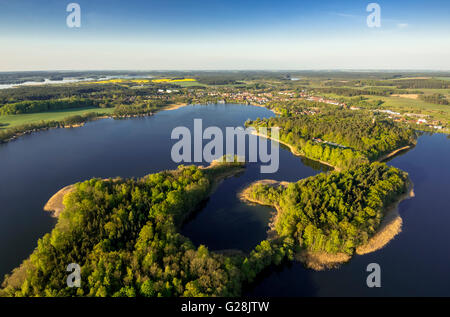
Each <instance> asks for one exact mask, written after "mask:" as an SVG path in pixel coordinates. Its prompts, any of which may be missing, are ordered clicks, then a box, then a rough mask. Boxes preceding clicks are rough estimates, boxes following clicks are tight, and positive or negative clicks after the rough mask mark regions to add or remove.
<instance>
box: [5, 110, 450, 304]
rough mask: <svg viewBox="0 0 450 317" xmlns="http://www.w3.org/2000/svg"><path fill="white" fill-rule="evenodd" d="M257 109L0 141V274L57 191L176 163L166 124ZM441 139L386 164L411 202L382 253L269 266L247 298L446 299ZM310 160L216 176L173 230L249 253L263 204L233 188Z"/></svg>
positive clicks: (216, 120) (298, 168) (217, 121)
mask: <svg viewBox="0 0 450 317" xmlns="http://www.w3.org/2000/svg"><path fill="white" fill-rule="evenodd" d="M269 116H273V113H272V112H270V111H268V110H267V109H264V108H259V107H252V106H241V105H208V106H188V107H185V108H181V109H178V110H172V111H164V112H160V113H158V114H156V115H155V116H153V117H148V118H139V119H127V120H110V119H106V120H100V121H96V122H90V123H88V124H86V125H85V127H83V128H77V129H55V130H49V131H45V132H39V133H36V134H33V135H29V136H25V137H22V138H20V139H18V140H17V141H14V142H11V143H9V144H5V145H0V202H1V207H0V216H1V219H2V221H1V222H0V254H2V257H1V261H0V274H1V275H3V274H6V273H8V272H9V271H10V270H11V269H12V268H14V267H16V266H18V265H19V264H20V263H21V262H22V260H23V259H25V258H26V257H28V255H29V254H30V253H31V252H32V251H33V249H34V248H35V247H36V241H37V239H38V238H40V237H42V236H43V235H44V234H45V233H47V232H50V231H51V229H52V227H53V226H54V224H55V220H54V219H53V218H51V217H50V216H49V215H48V213H46V212H44V211H43V210H42V207H43V206H44V205H45V203H46V202H47V200H48V199H49V198H50V197H51V196H52V195H53V194H54V193H55V192H56V191H58V190H59V189H60V188H62V187H64V186H66V185H69V184H72V183H75V182H78V181H83V180H86V179H89V178H92V177H114V176H122V177H135V176H136V177H139V176H143V175H146V174H149V173H154V172H158V171H161V170H164V169H174V168H176V165H177V164H175V163H173V162H172V160H171V159H170V150H171V147H172V145H173V144H174V143H175V142H176V141H173V140H171V139H170V133H171V131H172V128H174V127H175V126H187V127H192V126H193V119H195V118H202V119H203V127H204V128H205V127H207V126H213V125H214V126H219V127H227V126H242V125H243V124H244V122H245V120H247V119H256V118H257V117H269ZM449 157H450V142H449V140H448V139H446V137H445V136H443V135H433V136H422V137H421V138H420V139H419V143H418V145H417V147H416V148H414V149H413V150H411V151H409V152H407V153H405V154H403V155H401V156H398V157H396V158H394V159H393V160H392V161H390V162H389V164H392V165H394V166H396V167H399V168H401V169H403V170H405V171H407V172H409V173H410V175H411V178H412V180H413V182H414V183H415V192H416V198H414V199H412V200H407V201H404V202H402V203H401V205H400V214H401V216H402V218H403V221H404V225H403V232H402V233H401V234H400V235H399V236H398V237H397V238H396V239H395V240H394V241H392V242H391V243H390V244H389V245H388V246H387V247H385V248H384V249H382V250H380V251H377V252H375V253H373V254H369V255H366V256H357V257H355V258H353V259H352V260H351V261H350V262H349V263H348V264H346V265H343V266H342V267H341V268H340V269H337V270H332V271H326V272H313V271H310V270H306V269H304V268H303V267H302V266H301V265H300V264H291V265H287V266H283V267H279V268H276V269H274V270H271V271H270V272H266V274H265V275H264V276H263V277H262V278H261V279H259V280H258V281H257V282H256V283H255V284H254V285H253V286H252V287H251V288H250V289H248V290H246V294H247V295H265V296H266V295H270V296H298V295H304V296H346V295H353V296H378V295H450V288H449V285H450V273H448V270H449V268H450V265H449V264H450V255H449V247H448V241H450V230H448V227H449V225H450V215H449V208H448V206H447V201H448V198H447V197H448V194H449V188H450V187H449V185H450V173H449V171H450V169H449V168H448V159H449ZM326 170H327V168H326V167H323V166H321V165H319V164H315V163H314V162H311V161H308V160H304V159H301V158H299V157H295V156H293V155H292V154H291V153H290V152H289V151H288V150H286V149H283V148H281V149H280V169H279V171H278V172H277V173H275V174H260V172H259V165H258V164H257V163H253V164H248V166H247V168H246V170H245V172H243V173H242V174H241V175H238V176H236V177H232V178H229V179H227V180H226V181H224V182H223V183H222V184H221V185H220V186H219V188H218V189H217V191H216V192H215V193H214V194H213V195H212V196H211V197H210V199H209V200H208V201H206V202H205V204H204V207H203V208H202V209H201V210H200V211H198V212H197V213H195V214H194V215H193V217H191V219H190V220H189V221H188V222H187V223H186V224H185V225H184V227H183V229H182V233H183V234H185V235H186V236H188V237H189V238H190V239H191V240H192V241H193V242H194V243H195V244H196V245H199V244H205V245H207V246H208V247H209V248H210V249H212V250H221V249H232V248H238V249H241V250H244V251H249V250H251V249H252V248H253V247H254V246H255V245H256V244H258V243H259V241H261V240H263V239H264V238H265V237H266V231H267V222H268V219H269V217H270V213H271V211H272V209H271V208H268V207H263V206H256V205H247V204H243V203H242V202H240V201H239V200H238V199H237V196H236V195H237V193H238V192H239V190H240V189H242V188H243V187H245V186H246V185H247V184H249V183H251V182H253V181H255V180H258V179H265V178H272V179H276V180H287V181H296V180H298V179H300V178H304V177H308V176H312V175H315V174H317V173H320V172H323V171H326ZM371 262H377V263H379V264H380V265H381V268H382V288H381V289H376V290H374V289H368V288H367V287H366V286H365V279H366V276H367V273H366V272H365V268H366V266H367V264H369V263H371Z"/></svg>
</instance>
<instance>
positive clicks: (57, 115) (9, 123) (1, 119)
mask: <svg viewBox="0 0 450 317" xmlns="http://www.w3.org/2000/svg"><path fill="white" fill-rule="evenodd" d="M89 112H97V113H102V114H105V115H109V114H112V113H113V112H114V108H93V107H89V108H81V109H80V108H77V109H65V110H57V111H50V112H39V113H26V114H15V115H8V116H0V129H9V128H13V127H16V126H20V125H24V124H30V123H37V122H41V121H61V120H63V119H65V118H67V117H70V116H74V115H83V114H86V113H89Z"/></svg>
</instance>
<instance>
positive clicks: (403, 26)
mask: <svg viewBox="0 0 450 317" xmlns="http://www.w3.org/2000/svg"><path fill="white" fill-rule="evenodd" d="M408 26H409V24H408V23H397V27H398V28H399V29H404V28H407V27H408Z"/></svg>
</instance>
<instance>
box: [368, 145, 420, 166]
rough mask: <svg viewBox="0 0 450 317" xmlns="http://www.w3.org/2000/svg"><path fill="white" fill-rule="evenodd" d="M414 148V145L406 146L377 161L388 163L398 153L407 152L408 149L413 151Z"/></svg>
mask: <svg viewBox="0 0 450 317" xmlns="http://www.w3.org/2000/svg"><path fill="white" fill-rule="evenodd" d="M412 147H413V145H405V146H403V147H401V148H398V149H396V150H394V151H392V152H390V153H387V154H385V155H383V156H382V157H380V158H379V159H378V160H377V161H378V162H384V161H386V160H388V159H390V158H392V157H394V156H396V155H397V154H398V153H400V152H402V151H406V150H408V149H412Z"/></svg>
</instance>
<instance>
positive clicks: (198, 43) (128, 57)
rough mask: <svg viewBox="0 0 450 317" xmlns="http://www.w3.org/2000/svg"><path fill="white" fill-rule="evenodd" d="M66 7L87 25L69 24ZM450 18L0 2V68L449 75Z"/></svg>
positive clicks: (396, 6) (403, 12) (224, 3)
mask: <svg viewBox="0 0 450 317" xmlns="http://www.w3.org/2000/svg"><path fill="white" fill-rule="evenodd" d="M70 2H77V3H79V4H80V6H81V28H68V27H67V25H66V17H67V15H68V14H69V13H67V12H66V6H67V5H68V4H69V3H70ZM370 2H377V3H378V4H379V5H380V7H381V27H380V28H369V27H368V26H367V23H366V18H367V16H368V15H369V14H370V13H369V12H367V11H366V7H367V4H369V3H370ZM448 12H450V3H449V2H448V1H444V0H430V1H427V2H426V3H424V2H423V1H419V0H410V1H406V0H400V1H395V3H392V1H387V0H386V1H368V0H366V1H362V0H351V1H345V2H343V1H330V0H325V1H320V3H319V2H317V1H300V0H286V1H282V2H281V1H273V0H271V1H269V0H259V1H256V0H248V1H237V0H208V1H205V0H198V1H181V0H152V1H137V0H129V1H127V2H121V3H118V2H115V1H106V0H89V1H88V0H70V1H61V0H42V1H39V2H36V1H33V0H15V1H7V0H0V30H1V31H0V43H1V45H0V71H30V70H218V69H230V70H250V69H251V70H296V69H302V70H316V69H317V70H318V69H320V70H331V69H343V70H368V69H370V70H443V71H445V70H450V58H449V57H450V19H449V13H448Z"/></svg>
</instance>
